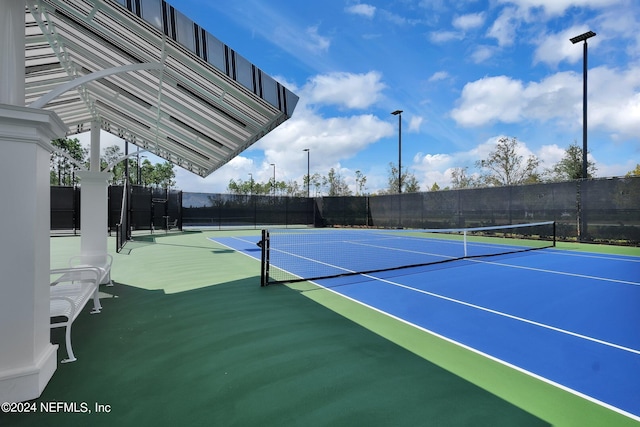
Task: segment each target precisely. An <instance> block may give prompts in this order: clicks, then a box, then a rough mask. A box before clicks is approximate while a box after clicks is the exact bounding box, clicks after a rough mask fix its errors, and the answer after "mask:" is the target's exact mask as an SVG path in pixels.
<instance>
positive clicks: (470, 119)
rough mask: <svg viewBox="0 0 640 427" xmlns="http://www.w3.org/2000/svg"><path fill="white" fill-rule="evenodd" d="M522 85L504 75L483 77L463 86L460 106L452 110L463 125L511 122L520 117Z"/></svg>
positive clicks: (522, 103) (522, 101)
mask: <svg viewBox="0 0 640 427" xmlns="http://www.w3.org/2000/svg"><path fill="white" fill-rule="evenodd" d="M523 91H524V88H523V85H522V82H520V81H518V80H513V79H511V78H509V77H507V76H498V77H485V78H483V79H480V80H476V81H475V82H471V83H467V84H466V85H465V86H464V88H463V89H462V96H461V101H460V106H459V107H458V108H456V109H454V110H453V111H452V112H451V116H452V117H453V119H454V120H455V121H456V122H458V123H459V124H461V125H462V126H480V125H484V124H486V123H489V122H494V121H502V122H506V123H513V122H517V121H519V120H522V116H521V111H522V107H523V105H524V99H523Z"/></svg>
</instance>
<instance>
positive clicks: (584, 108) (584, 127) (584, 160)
mask: <svg viewBox="0 0 640 427" xmlns="http://www.w3.org/2000/svg"><path fill="white" fill-rule="evenodd" d="M595 35H596V33H594V32H593V31H587V32H586V33H584V34H580V35H579V36H576V37H574V38H572V39H569V40H571V43H573V44H576V43H579V42H581V41H584V49H583V52H584V53H583V63H582V179H587V39H589V38H591V37H593V36H595Z"/></svg>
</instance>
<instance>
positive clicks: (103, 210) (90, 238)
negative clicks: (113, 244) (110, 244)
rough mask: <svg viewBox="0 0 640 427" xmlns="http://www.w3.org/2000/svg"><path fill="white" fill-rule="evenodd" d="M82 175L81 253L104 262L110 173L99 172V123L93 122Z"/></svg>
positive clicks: (86, 259)
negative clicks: (85, 166) (88, 157)
mask: <svg viewBox="0 0 640 427" xmlns="http://www.w3.org/2000/svg"><path fill="white" fill-rule="evenodd" d="M77 175H78V177H79V178H80V229H81V230H82V232H81V238H80V252H81V254H82V258H83V262H84V263H87V264H93V265H102V264H103V263H104V259H105V257H106V255H107V241H108V240H107V231H108V227H109V217H108V210H109V206H108V191H109V190H108V188H109V179H111V172H100V123H98V122H97V121H95V120H94V121H93V122H91V159H90V169H89V170H88V171H83V172H78V173H77Z"/></svg>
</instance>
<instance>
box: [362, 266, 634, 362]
mask: <svg viewBox="0 0 640 427" xmlns="http://www.w3.org/2000/svg"><path fill="white" fill-rule="evenodd" d="M363 276H365V277H368V278H370V279H373V280H377V281H379V282H384V283H387V284H389V285H393V286H397V287H399V288H404V289H408V290H410V291H413V292H418V293H421V294H425V295H429V296H431V297H434V298H439V299H442V300H445V301H449V302H453V303H456V304H460V305H464V306H466V307H470V308H474V309H476V310H481V311H485V312H487V313H491V314H495V315H498V316H502V317H506V318H509V319H512V320H517V321H519V322H523V323H527V324H530V325H534V326H538V327H540V328H544V329H549V330H551V331H554V332H560V333H562V334H565V335H570V336H573V337H576V338H581V339H584V340H587V341H592V342H595V343H598V344H602V345H606V346H609V347H613V348H616V349H618V350H623V351H627V352H629V353H634V354H638V355H640V350H636V349H633V348H630V347H625V346H622V345H618V344H614V343H611V342H608V341H604V340H601V339H598V338H593V337H590V336H588V335H583V334H579V333H577V332H571V331H568V330H566V329H562V328H557V327H555V326H551V325H547V324H545V323H540V322H536V321H534V320H529V319H525V318H524V317H519V316H515V315H513V314H509V313H504V312H502V311H498V310H494V309H491V308H488V307H483V306H481V305H477V304H472V303H469V302H466V301H462V300H459V299H455V298H451V297H447V296H444V295H440V294H436V293H434V292H429V291H425V290H423V289H418V288H414V287H413V286H408V285H404V284H402V283H398V282H394V281H391V280H387V279H382V278H379V277H375V276H371V275H368V274H363Z"/></svg>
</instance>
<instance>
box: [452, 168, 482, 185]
mask: <svg viewBox="0 0 640 427" xmlns="http://www.w3.org/2000/svg"><path fill="white" fill-rule="evenodd" d="M468 171H469V168H468V167H464V168H453V169H452V170H451V186H452V187H453V189H460V188H471V187H476V181H475V180H474V179H473V177H471V176H469V175H468Z"/></svg>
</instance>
